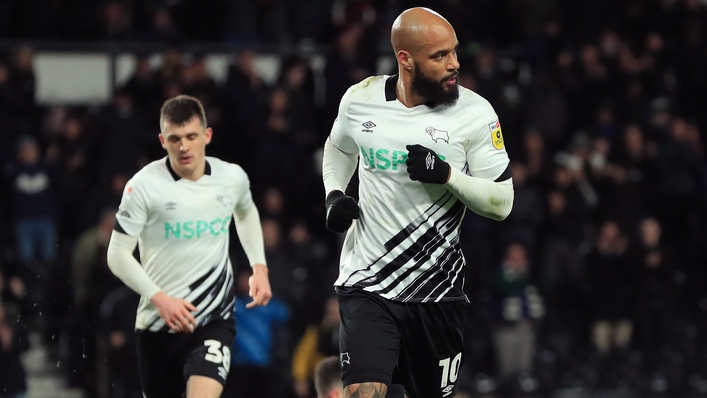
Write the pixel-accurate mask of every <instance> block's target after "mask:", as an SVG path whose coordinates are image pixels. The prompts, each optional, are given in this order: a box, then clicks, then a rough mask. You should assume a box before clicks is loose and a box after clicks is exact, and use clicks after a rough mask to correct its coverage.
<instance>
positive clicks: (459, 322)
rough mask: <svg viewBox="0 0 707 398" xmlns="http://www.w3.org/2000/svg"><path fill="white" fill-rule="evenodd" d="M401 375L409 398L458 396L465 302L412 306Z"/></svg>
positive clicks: (406, 331) (406, 329)
mask: <svg viewBox="0 0 707 398" xmlns="http://www.w3.org/2000/svg"><path fill="white" fill-rule="evenodd" d="M409 311H410V316H409V318H408V320H407V321H406V324H405V325H404V326H403V328H402V330H403V349H402V352H401V354H400V360H399V361H398V369H397V370H398V372H399V375H400V376H401V378H402V381H403V383H404V384H405V392H406V394H407V396H409V397H410V398H447V397H453V396H454V395H456V393H457V390H458V387H457V385H458V383H457V381H458V380H457V378H458V375H459V367H460V365H461V361H462V352H463V350H464V319H465V318H466V302H464V301H453V302H444V303H423V304H411V305H410V306H409Z"/></svg>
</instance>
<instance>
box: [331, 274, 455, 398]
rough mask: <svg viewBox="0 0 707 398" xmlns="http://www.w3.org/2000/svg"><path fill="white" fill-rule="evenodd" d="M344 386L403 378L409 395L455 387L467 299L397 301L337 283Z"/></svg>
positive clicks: (443, 395)
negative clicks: (428, 301)
mask: <svg viewBox="0 0 707 398" xmlns="http://www.w3.org/2000/svg"><path fill="white" fill-rule="evenodd" d="M336 291H337V295H338V297H339V311H340V313H341V328H340V329H339V334H340V336H339V348H340V351H341V354H340V355H341V372H342V380H343V383H344V386H348V385H350V384H355V383H368V382H378V383H385V384H387V385H390V384H391V383H395V384H402V385H404V386H405V392H406V394H407V395H408V397H410V398H434V397H439V398H448V397H453V396H454V395H455V394H456V392H457V389H458V388H457V385H458V383H457V377H458V373H459V366H460V365H461V360H462V351H463V345H464V341H463V337H464V331H463V329H464V318H465V315H466V301H448V302H440V303H401V302H396V301H391V300H387V299H384V298H382V297H380V296H378V295H376V294H373V293H368V292H365V291H363V290H361V289H354V288H346V287H338V288H337V289H336Z"/></svg>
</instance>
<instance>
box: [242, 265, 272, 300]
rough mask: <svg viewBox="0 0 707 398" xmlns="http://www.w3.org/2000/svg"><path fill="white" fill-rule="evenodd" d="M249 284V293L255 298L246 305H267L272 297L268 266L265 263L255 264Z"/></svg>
mask: <svg viewBox="0 0 707 398" xmlns="http://www.w3.org/2000/svg"><path fill="white" fill-rule="evenodd" d="M248 286H250V291H249V292H248V295H249V296H250V297H252V298H253V301H251V302H250V303H248V304H246V306H245V307H246V308H253V307H256V306H259V305H267V304H268V302H269V301H270V298H271V297H272V291H271V290H270V280H269V279H268V267H266V266H265V265H264V264H255V265H254V266H253V275H251V276H250V278H248Z"/></svg>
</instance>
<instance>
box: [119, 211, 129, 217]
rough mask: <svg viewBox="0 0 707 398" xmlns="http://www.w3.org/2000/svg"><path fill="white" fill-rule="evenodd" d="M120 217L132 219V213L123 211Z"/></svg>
mask: <svg viewBox="0 0 707 398" xmlns="http://www.w3.org/2000/svg"><path fill="white" fill-rule="evenodd" d="M118 214H119V215H120V216H123V217H125V218H130V213H128V211H127V210H121V211H120V213H118Z"/></svg>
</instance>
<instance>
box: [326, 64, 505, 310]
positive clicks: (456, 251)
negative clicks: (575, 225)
mask: <svg viewBox="0 0 707 398" xmlns="http://www.w3.org/2000/svg"><path fill="white" fill-rule="evenodd" d="M396 83H397V75H395V76H373V77H370V78H368V79H366V80H364V81H362V82H360V83H358V84H356V85H354V86H352V87H351V88H349V90H348V91H347V92H346V94H345V95H344V96H343V98H342V100H341V104H340V106H339V114H338V117H337V119H336V121H335V122H334V125H333V127H332V130H331V134H330V140H331V142H332V144H333V145H334V146H335V147H336V148H338V149H339V150H341V151H343V152H346V153H349V154H358V156H359V162H358V165H359V168H358V170H359V172H358V176H359V207H360V209H361V218H360V219H359V220H357V221H356V222H354V224H353V225H352V227H351V228H350V229H349V231H348V232H347V235H346V239H345V241H344V246H343V249H342V253H341V259H340V273H339V278H338V279H337V281H336V283H335V285H337V286H353V287H360V288H362V289H364V290H366V291H370V292H374V293H377V294H379V295H381V296H382V297H385V298H388V299H391V300H396V301H409V302H428V301H453V300H465V299H466V296H465V294H464V291H463V285H464V272H463V271H464V267H465V259H464V256H463V255H462V252H461V249H460V246H459V229H460V225H461V221H462V219H463V218H464V214H465V211H466V206H464V204H463V203H462V202H461V201H459V200H458V199H457V198H456V197H455V196H454V195H453V194H452V193H450V192H449V191H448V190H447V189H446V188H445V187H444V186H443V185H437V184H424V183H420V182H417V181H412V180H411V179H410V178H409V174H408V172H407V167H406V166H405V161H406V160H407V149H406V145H411V144H420V145H423V146H425V147H428V148H430V149H432V150H434V151H435V152H436V153H437V154H438V155H439V156H440V157H441V158H442V159H443V160H444V161H446V162H447V163H449V164H450V166H451V167H453V168H456V169H458V170H460V171H462V172H464V173H466V174H468V175H471V176H474V177H479V178H483V179H487V180H492V181H496V180H498V181H500V180H503V179H507V178H508V176H509V171H508V166H509V160H508V154H507V152H506V150H505V146H504V142H503V135H502V133H501V125H500V123H499V120H498V116H497V115H496V113H495V112H494V110H493V107H492V106H491V105H490V104H489V102H488V101H486V100H485V99H484V98H482V97H481V96H480V95H478V94H476V93H474V92H473V91H471V90H468V89H465V88H463V87H459V99H458V101H457V102H456V103H455V104H453V105H444V106H443V105H439V106H432V107H430V106H427V105H419V106H415V107H411V108H408V107H406V106H405V105H403V104H402V103H401V102H400V101H398V100H397V97H396V92H395V89H396V88H395V86H396Z"/></svg>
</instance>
